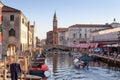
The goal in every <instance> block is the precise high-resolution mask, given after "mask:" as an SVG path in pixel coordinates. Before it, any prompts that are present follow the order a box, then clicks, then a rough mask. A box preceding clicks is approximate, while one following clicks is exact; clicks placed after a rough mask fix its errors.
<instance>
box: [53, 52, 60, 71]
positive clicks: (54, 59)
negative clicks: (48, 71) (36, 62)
mask: <svg viewBox="0 0 120 80" xmlns="http://www.w3.org/2000/svg"><path fill="white" fill-rule="evenodd" d="M58 64H59V63H58V55H57V54H53V72H55V71H56V69H57V68H58Z"/></svg>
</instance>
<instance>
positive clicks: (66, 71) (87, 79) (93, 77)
mask: <svg viewBox="0 0 120 80" xmlns="http://www.w3.org/2000/svg"><path fill="white" fill-rule="evenodd" d="M46 64H47V65H48V66H49V68H50V70H51V76H50V77H49V78H48V80H120V71H115V70H113V69H110V68H109V67H108V66H107V64H105V63H101V62H91V63H90V66H89V69H88V70H87V69H81V70H78V69H75V68H74V66H73V60H72V58H71V57H69V55H67V54H54V55H51V54H48V55H47V58H46Z"/></svg>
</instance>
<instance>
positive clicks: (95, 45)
mask: <svg viewBox="0 0 120 80" xmlns="http://www.w3.org/2000/svg"><path fill="white" fill-rule="evenodd" d="M97 46H98V43H80V44H75V45H73V47H76V48H95V47H97Z"/></svg>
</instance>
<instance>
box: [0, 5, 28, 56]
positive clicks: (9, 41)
mask: <svg viewBox="0 0 120 80" xmlns="http://www.w3.org/2000/svg"><path fill="white" fill-rule="evenodd" d="M2 13H3V55H8V56H9V55H14V54H15V53H16V51H22V52H24V51H25V50H28V19H27V18H26V17H25V16H24V14H23V13H22V12H21V11H20V10H18V9H15V8H12V7H8V6H3V8H2Z"/></svg>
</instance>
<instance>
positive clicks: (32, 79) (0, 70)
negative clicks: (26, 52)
mask: <svg viewBox="0 0 120 80" xmlns="http://www.w3.org/2000/svg"><path fill="white" fill-rule="evenodd" d="M15 58H16V60H21V61H22V62H24V64H22V65H21V63H20V65H21V66H22V68H21V69H22V70H23V74H22V75H21V76H20V77H19V80H42V78H41V77H39V76H33V75H29V74H27V73H28V66H29V64H30V63H29V61H30V60H29V57H28V56H27V57H26V56H21V57H15ZM1 65H2V66H1ZM6 65H9V63H8V61H7V59H6V58H4V60H3V61H1V62H0V80H11V78H10V71H9V68H8V67H7V66H6Z"/></svg>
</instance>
